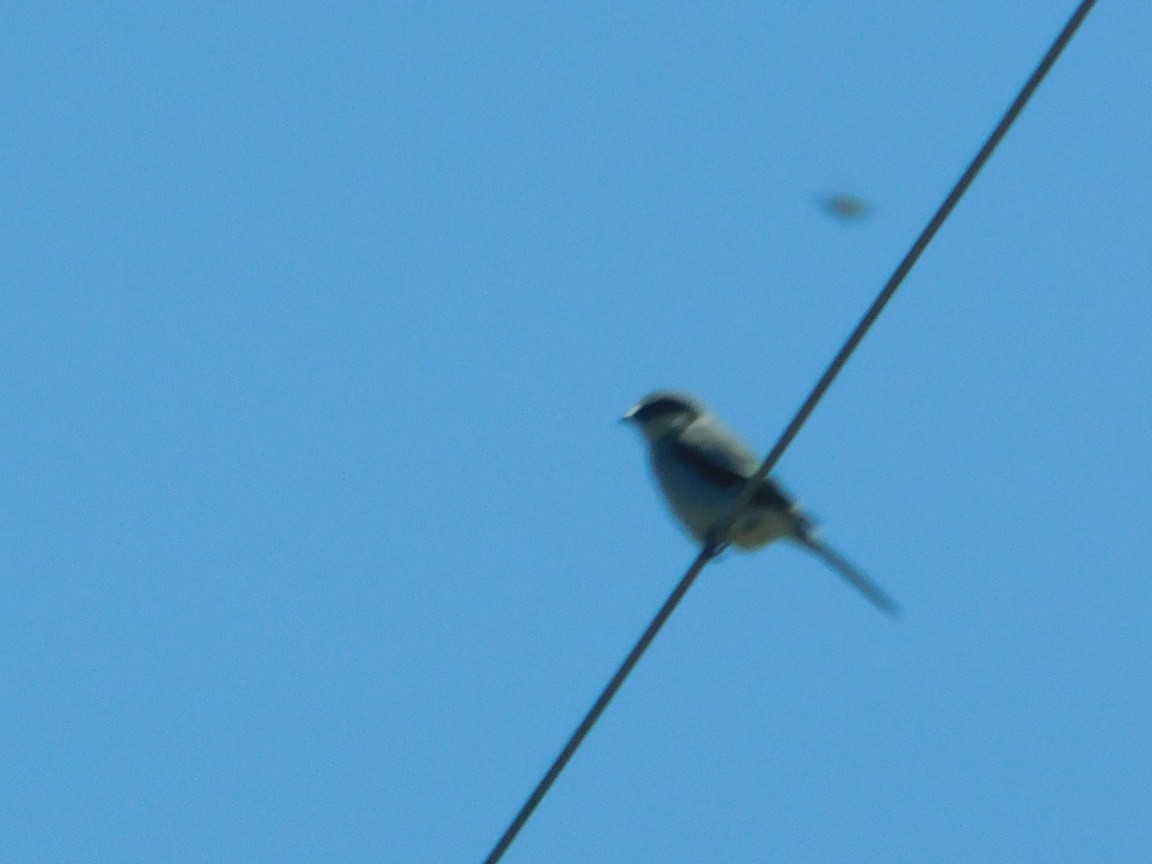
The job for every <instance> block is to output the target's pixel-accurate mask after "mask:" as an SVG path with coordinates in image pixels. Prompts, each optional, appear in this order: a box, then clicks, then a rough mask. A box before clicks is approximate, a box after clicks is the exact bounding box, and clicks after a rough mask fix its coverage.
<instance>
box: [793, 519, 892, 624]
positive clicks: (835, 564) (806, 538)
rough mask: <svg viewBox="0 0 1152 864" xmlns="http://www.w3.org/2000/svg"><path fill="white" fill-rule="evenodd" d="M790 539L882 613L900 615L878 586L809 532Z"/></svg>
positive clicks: (797, 534)
mask: <svg viewBox="0 0 1152 864" xmlns="http://www.w3.org/2000/svg"><path fill="white" fill-rule="evenodd" d="M792 539H793V540H795V541H796V542H797V543H799V544H800V545H801V546H803V547H804V548H805V549H807V550H808V551H809V552H811V553H812V554H813V555H815V556H816V557H817V558H819V559H820V560H821V561H823V562H824V563H825V564H827V565H828V566H829V567H831V568H832V569H833V570H835V571H836V572H837V573H838V574H839V575H840V576H841V577H843V578H844V580H845V581H847V582H850V583H851V584H852V585H854V586H855V587H856V590H858V591H859V592H860V593H861V594H863V595H864V596H865V597H867V598H868V599H869V600H871V601H872V602H873V604H875V606H876V608H877V609H879V610H881V611H882V612H887V613H888V614H889V615H891V616H892V617H893V618H895V617H896V616H897V615H899V614H900V609H899V607H898V606H897V605H896V602H895V601H894V600H893V599H892V598H891V597H889V596H888V595H887V594H886V593H885V592H884V589H882V588H881V587H880V586H879V585H877V584H876V583H875V582H873V581H872V580H871V579H869V578H868V577H867V576H865V575H864V574H863V573H861V572H860V571H859V570H858V569H857V568H856V566H855V565H854V564H853V563H852V562H851V561H849V560H848V559H847V558H845V557H844V556H843V555H841V554H840V553H839V552H837V551H836V550H835V549H833V548H832V547H831V546H829V545H828V544H827V543H825V542H824V541H823V540H821V539H820V538H819V537H817V536H816V535H815V534H814V533H813V532H812V531H811V530H805V531H803V533H800V532H797V533H796V534H794V535H793V536H792Z"/></svg>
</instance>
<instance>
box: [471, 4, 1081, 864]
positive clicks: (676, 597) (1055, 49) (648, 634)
mask: <svg viewBox="0 0 1152 864" xmlns="http://www.w3.org/2000/svg"><path fill="white" fill-rule="evenodd" d="M1094 5H1095V0H1083V2H1081V3H1080V5H1079V6H1078V7H1077V8H1076V11H1075V12H1073V13H1072V17H1071V18H1070V19H1069V20H1068V23H1067V24H1065V25H1064V29H1063V30H1061V31H1060V34H1059V35H1058V36H1057V37H1056V39H1055V41H1054V42H1053V43H1052V45H1051V46H1050V47H1049V48H1048V51H1047V52H1046V53H1045V54H1044V57H1043V58H1042V59H1041V61H1040V64H1039V65H1038V66H1037V67H1036V69H1035V71H1033V73H1032V75H1031V76H1030V77H1029V78H1028V80H1027V82H1025V84H1024V86H1023V87H1022V88H1021V89H1020V92H1019V93H1018V94H1017V95H1016V98H1015V99H1014V100H1012V104H1011V105H1010V106H1009V107H1008V110H1007V111H1006V112H1005V113H1004V116H1003V117H1002V118H1001V119H1000V122H999V123H998V124H997V125H996V128H995V129H993V130H992V134H991V135H989V136H988V139H987V140H986V141H985V142H984V146H983V147H981V148H980V151H979V152H978V153H977V154H976V156H975V158H973V160H972V162H971V164H970V165H969V166H968V168H967V170H965V172H964V173H963V174H962V175H961V176H960V179H959V180H958V181H956V185H955V186H953V187H952V191H951V192H949V193H948V197H947V198H945V199H944V203H943V204H941V205H940V208H939V209H938V210H937V211H936V213H935V215H934V216H933V217H932V219H931V220H930V221H929V222H928V225H927V226H926V227H925V228H924V230H923V231H922V232H921V234H920V236H919V237H917V238H916V242H915V243H913V244H912V248H911V249H909V250H908V253H907V254H906V255H905V256H904V259H903V260H902V261H901V262H900V264H899V265H898V266H897V267H896V270H895V271H894V272H893V273H892V276H891V277H889V279H888V281H887V283H885V285H884V287H883V289H881V291H880V293H879V294H878V295H877V297H876V299H875V300H874V301H873V303H872V305H871V306H869V307H868V311H867V312H865V313H864V317H863V318H861V319H860V323H859V324H857V325H856V329H855V330H853V331H852V334H851V335H850V336H849V337H848V339H847V340H845V342H844V344H843V345H842V346H841V348H840V350H839V351H838V352H837V353H836V356H835V358H833V360H832V362H831V363H830V364H829V365H828V368H827V369H826V370H824V374H823V375H822V376H820V380H819V381H818V382H817V383H816V386H815V387H814V388H812V392H811V393H810V394H809V395H808V398H807V399H805V400H804V403H803V404H802V405H801V406H800V410H798V411H797V412H796V416H795V417H794V418H793V419H792V422H791V423H789V424H788V427H787V428H786V429H785V430H784V433H783V434H782V435H781V436H780V440H779V441H777V442H776V444H775V446H773V448H772V449H771V450H770V451H769V452H768V455H767V456H766V457H765V459H764V462H763V463H762V464H761V465H760V468H759V470H757V471H756V473H755V475H753V476H752V478H751V479H750V480H749V481H748V483H747V484H746V485H745V486H744V489H743V491H742V492H741V493H740V495H739V496H738V497H737V499H736V501H735V503H734V504H733V506H732V508H731V509H730V511H729V513H728V516H727V517H726V518H725V519H723V520H721V521H720V522H719V523H718V524H717V525H716V526H715V528H714V529H713V539H711V540H709V542H708V543H706V544H705V545H704V548H703V549H701V550H700V554H698V555H697V556H696V560H695V561H693V562H692V565H691V566H690V567H689V568H688V571H687V572H686V573H685V574H684V575H683V576H682V577H681V578H680V582H679V583H678V584H677V585H676V587H675V588H674V589H673V590H672V593H671V594H670V595H669V596H668V599H667V600H665V601H664V605H663V606H661V607H660V611H659V612H657V613H656V617H655V618H653V619H652V623H651V624H649V625H648V627H647V629H646V630H645V631H644V633H643V634H642V635H641V636H640V639H639V640H638V641H637V642H636V644H635V645H634V646H633V648H632V650H631V651H629V652H628V656H627V657H626V658H624V662H623V663H622V664H621V665H620V668H619V669H617V670H616V674H615V675H613V676H612V680H611V681H609V682H608V686H606V687H605V688H604V690H603V692H602V693H601V694H600V696H599V698H597V700H596V702H595V703H594V704H593V705H592V708H591V709H590V710H589V711H588V713H587V714H586V715H585V717H584V719H583V720H582V721H581V722H580V725H579V726H577V727H576V731H575V732H573V733H572V736H571V737H570V738H569V739H568V743H567V744H565V745H564V749H562V750H561V751H560V754H559V755H558V756H557V757H556V759H555V760H554V761H553V763H552V766H551V767H550V768H549V769H548V772H547V773H546V774H545V775H544V777H543V778H542V779H541V780H540V782H539V783H538V784H537V785H536V788H535V789H534V790H532V794H531V795H529V796H528V800H527V801H525V802H524V806H522V807H521V808H520V810H519V812H518V813H517V814H516V817H515V818H514V819H513V820H512V822H511V824H510V825H509V826H508V828H507V829H506V830H505V831H504V833H503V834H502V835H501V837H500V839H499V840H498V841H497V843H496V845H495V846H494V847H493V848H492V851H491V852H490V853H489V855H488V857H487V858H485V859H484V864H496V862H498V861H499V860H500V859H501V858H502V857H503V856H504V853H505V852H506V851H507V850H508V847H509V846H511V845H512V841H513V840H515V839H516V835H517V834H519V833H520V829H521V828H523V827H524V823H526V822H527V821H528V819H529V817H531V815H532V812H533V811H534V810H535V809H536V807H537V805H538V804H539V803H540V801H541V800H543V798H544V796H545V795H547V794H548V790H549V789H550V788H551V787H552V784H553V783H554V782H555V781H556V778H557V777H559V776H560V772H561V771H563V770H564V766H565V765H567V764H568V760H570V759H571V758H572V755H573V754H574V753H575V752H576V750H577V748H578V747H579V746H580V744H581V743H582V742H583V741H584V738H585V737H586V736H587V735H588V733H589V732H590V731H591V729H592V727H593V726H594V725H595V724H596V721H597V720H599V719H600V715H601V714H603V713H604V709H605V708H607V707H608V703H609V702H611V701H612V697H613V696H615V695H616V691H618V690H619V689H620V687H621V685H622V684H623V683H624V680H625V679H626V678H627V677H628V675H629V673H630V672H631V671H632V669H633V668H634V667H635V666H636V664H637V663H638V662H639V661H640V658H641V656H643V654H644V652H645V651H646V650H647V649H648V646H649V645H650V644H651V643H652V640H653V639H655V638H656V634H657V633H659V632H660V628H661V627H663V626H664V623H665V622H666V621H667V620H668V618H669V616H671V615H672V613H673V612H674V611H675V609H676V607H677V606H678V605H679V604H680V601H681V600H682V599H683V598H684V595H685V594H687V593H688V589H689V588H691V587H692V584H693V583H694V582H695V581H696V577H697V576H699V575H700V572H701V571H702V570H703V569H704V567H705V566H707V564H708V562H710V561H711V560H712V559H713V558H715V557H716V555H717V554H719V552H720V551H721V549H722V548H723V546H724V544H723V543H722V542H718V541H717V540H716V539H715V538H722V537H724V536H725V535H726V534H727V532H728V530H729V529H730V528H731V527H732V525H733V524H734V523H735V521H736V519H737V517H738V516H739V515H740V511H741V510H742V509H743V508H744V507H745V506H746V505H747V504H748V502H749V501H750V500H751V498H752V495H753V493H754V492H755V490H756V488H757V487H758V486H759V485H760V484H761V483H762V482H763V481H764V479H765V478H766V477H767V476H768V472H770V471H771V470H772V469H773V468H774V467H775V466H776V463H777V462H779V461H780V457H781V456H782V455H784V451H785V450H786V449H788V445H789V444H791V443H792V439H794V438H795V437H796V433H798V432H799V431H800V427H802V426H803V425H804V422H805V421H806V420H807V419H808V417H809V416H810V415H811V414H812V412H813V411H814V410H815V408H816V405H817V404H818V403H819V402H820V399H821V398H823V396H824V394H825V393H826V392H827V390H828V388H829V387H830V386H832V382H833V381H834V380H835V379H836V376H837V375H838V374H839V373H840V370H841V369H843V368H844V364H845V363H847V362H848V358H849V357H851V356H852V352H854V351H855V350H856V348H857V346H858V345H859V344H860V342H861V340H863V338H864V336H865V335H866V334H867V333H868V330H869V329H870V328H871V327H872V325H873V324H874V323H875V322H876V319H877V318H878V317H880V313H881V312H882V311H884V307H885V306H886V305H887V304H888V301H889V300H891V299H892V295H893V294H895V293H896V289H897V288H899V287H900V283H901V282H903V281H904V277H905V276H907V275H908V272H909V271H910V270H911V269H912V267H913V265H914V264H915V263H916V261H917V260H918V259H919V258H920V254H921V253H922V252H923V251H924V249H925V248H926V247H927V246H928V244H929V243H930V242H931V241H932V238H933V237H935V236H936V232H937V231H939V230H940V226H941V225H943V224H944V220H946V219H947V218H948V216H949V214H950V213H951V212H952V210H953V208H955V206H956V204H957V202H959V200H960V198H961V197H962V196H963V195H964V193H965V192H966V191H967V190H968V187H969V186H971V185H972V181H973V180H974V179H976V175H977V174H978V173H979V172H980V169H981V168H983V167H984V163H986V162H987V161H988V158H989V157H990V156H991V155H992V152H993V151H994V150H995V149H996V146H997V145H998V144H999V143H1000V141H1001V139H1003V137H1004V135H1005V134H1006V133H1007V132H1008V130H1009V128H1011V126H1012V124H1013V122H1015V120H1016V117H1017V116H1018V115H1019V114H1020V112H1021V110H1023V108H1024V106H1025V105H1026V104H1027V103H1028V100H1029V99H1030V98H1031V97H1032V94H1033V93H1034V92H1035V90H1036V88H1037V87H1038V86H1039V85H1040V82H1041V81H1042V80H1043V79H1044V76H1045V75H1047V74H1048V70H1049V69H1051V68H1052V64H1054V63H1055V62H1056V59H1057V58H1058V57H1059V56H1060V53H1061V52H1062V51H1063V50H1064V48H1065V46H1066V45H1067V44H1068V42H1069V41H1071V39H1072V36H1073V35H1074V34H1075V33H1076V30H1077V29H1078V28H1079V27H1080V24H1081V23H1082V22H1083V21H1084V19H1085V18H1086V17H1087V15H1088V13H1089V12H1090V11H1091V10H1092V7H1093V6H1094Z"/></svg>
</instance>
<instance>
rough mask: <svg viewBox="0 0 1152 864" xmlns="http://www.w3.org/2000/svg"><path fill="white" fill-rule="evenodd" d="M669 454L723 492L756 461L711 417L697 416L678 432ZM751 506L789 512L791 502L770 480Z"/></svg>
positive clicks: (744, 477)
mask: <svg viewBox="0 0 1152 864" xmlns="http://www.w3.org/2000/svg"><path fill="white" fill-rule="evenodd" d="M673 451H674V452H675V454H676V455H677V456H678V457H679V458H680V459H682V460H683V461H684V462H685V463H686V464H688V465H691V466H692V467H693V468H694V469H696V470H697V471H699V472H700V474H701V476H703V477H705V478H706V479H707V480H708V481H709V482H711V483H715V484H716V485H717V486H720V487H721V488H723V489H729V488H738V487H739V485H741V484H743V483H746V482H747V481H748V479H749V478H750V477H751V476H752V475H753V474H755V473H756V469H757V468H759V467H760V462H759V460H757V458H756V457H755V456H754V455H753V454H752V452H751V451H750V450H749V449H748V448H747V447H745V446H744V442H743V441H741V440H740V439H739V438H737V437H736V435H735V434H734V433H733V432H731V431H730V430H729V429H728V428H727V427H726V426H724V425H723V424H722V423H720V422H719V421H717V420H715V419H713V418H712V417H709V416H705V417H701V418H700V419H699V420H697V421H696V422H695V423H692V424H691V425H690V426H689V427H688V428H687V429H685V430H684V431H683V432H681V433H680V435H679V437H678V438H677V439H676V443H675V444H674V445H673ZM752 501H753V503H754V504H756V505H758V506H760V507H764V508H767V509H771V510H791V509H793V507H794V506H795V502H794V501H793V500H792V499H791V498H789V497H788V496H787V495H786V494H785V493H784V491H783V490H782V489H781V488H780V487H779V486H777V485H776V484H775V483H774V482H773V481H772V480H771V479H766V480H764V481H763V482H762V483H761V484H760V486H759V488H757V490H756V493H755V494H754V495H753V496H752Z"/></svg>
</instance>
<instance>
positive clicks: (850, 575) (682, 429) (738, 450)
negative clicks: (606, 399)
mask: <svg viewBox="0 0 1152 864" xmlns="http://www.w3.org/2000/svg"><path fill="white" fill-rule="evenodd" d="M621 421H622V422H626V423H630V424H632V425H633V426H635V427H636V428H637V429H638V430H639V431H640V433H641V434H642V435H643V437H644V441H645V443H646V444H647V446H648V456H649V461H650V463H651V468H652V473H653V474H654V475H655V478H656V482H657V484H658V485H659V487H660V491H661V492H662V493H663V495H664V499H665V501H666V502H667V504H668V507H669V509H671V511H672V514H673V515H674V516H675V517H676V519H677V520H678V521H679V522H680V524H681V526H682V527H683V528H684V529H685V530H686V531H687V532H688V534H689V535H691V536H692V537H693V538H694V539H695V540H696V541H698V542H700V543H703V544H709V545H712V546H713V547H714V548H717V549H719V548H722V547H723V546H724V545H727V544H731V545H733V546H735V547H737V548H738V549H743V550H747V551H751V550H755V549H760V548H762V547H763V546H766V545H768V544H769V543H771V542H773V541H775V540H781V539H786V540H790V541H792V542H793V543H795V544H797V545H798V546H800V547H801V548H803V549H805V550H806V551H808V552H810V553H812V554H813V555H815V556H816V557H817V558H819V559H820V560H821V561H823V562H824V564H825V565H827V566H828V567H829V568H830V569H831V570H833V571H834V572H835V573H837V574H838V575H839V576H841V577H842V578H843V579H844V580H845V581H847V582H848V583H849V584H850V585H852V586H853V587H855V588H856V589H857V590H858V591H860V593H861V594H863V595H864V596H865V597H866V598H868V599H869V600H870V601H872V603H873V604H874V605H875V606H876V607H877V608H878V609H880V610H881V611H883V612H886V613H888V614H889V615H893V616H895V615H896V614H897V612H898V609H897V606H896V603H895V602H894V601H893V600H892V598H891V597H889V596H888V594H887V593H886V592H885V591H884V590H883V589H882V588H880V586H879V585H877V584H876V583H875V582H873V581H872V580H871V579H869V578H868V577H867V576H866V575H865V574H864V573H863V572H861V571H860V569H859V568H857V567H856V566H855V565H854V564H852V563H851V562H850V561H848V560H847V559H846V558H845V557H844V556H843V555H841V554H840V553H839V552H837V551H836V550H835V549H833V548H832V547H831V546H829V545H828V544H827V543H826V542H825V541H824V540H823V539H821V537H820V536H819V535H818V533H817V530H816V525H815V523H814V522H813V520H812V518H811V517H810V516H808V515H807V514H806V513H805V512H804V511H803V509H802V508H801V507H800V505H799V504H798V503H797V502H796V501H795V500H794V499H793V498H792V497H791V496H790V495H789V494H788V493H787V492H785V491H784V489H783V488H781V487H780V485H779V484H777V483H776V481H774V480H773V479H771V478H769V477H766V478H765V479H764V480H762V481H761V482H760V485H759V486H757V488H756V491H755V492H754V493H753V494H752V497H751V499H750V500H749V502H748V504H747V505H746V506H745V507H744V508H743V509H742V510H741V511H740V513H739V514H738V516H737V518H736V521H735V523H734V524H733V525H732V527H731V528H730V529H729V530H728V532H727V533H726V535H725V536H723V537H715V536H713V535H714V529H715V528H716V526H717V523H718V522H720V521H721V520H722V519H724V518H725V517H726V516H728V515H729V514H730V510H731V508H732V505H733V503H734V502H735V500H736V498H737V496H739V494H740V492H741V491H742V490H743V489H744V487H745V485H746V484H747V482H748V481H749V480H750V479H751V478H752V476H753V475H754V474H755V473H756V471H757V469H758V468H759V467H760V462H759V460H758V459H757V458H756V456H755V454H754V453H752V451H751V450H749V449H748V447H747V446H746V445H745V444H744V442H743V441H741V440H740V438H738V437H737V435H736V433H735V432H733V431H732V430H731V429H729V428H728V427H727V426H725V425H724V424H723V423H722V422H721V421H720V420H719V419H718V418H717V417H716V415H714V414H713V413H712V412H711V411H709V410H708V408H707V407H706V406H705V405H704V403H702V402H701V401H700V400H698V399H696V398H695V397H694V396H691V395H689V394H687V393H682V392H678V391H675V390H657V391H655V392H653V393H649V394H648V395H647V396H645V397H644V398H643V399H641V400H640V401H639V402H637V403H636V404H635V405H634V406H632V408H631V409H629V411H628V412H627V413H626V414H625V415H624V416H623V417H622V418H621Z"/></svg>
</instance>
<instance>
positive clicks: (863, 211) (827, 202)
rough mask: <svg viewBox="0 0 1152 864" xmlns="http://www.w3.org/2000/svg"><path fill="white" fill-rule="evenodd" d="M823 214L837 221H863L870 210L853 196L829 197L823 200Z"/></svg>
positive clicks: (866, 204) (861, 199)
mask: <svg viewBox="0 0 1152 864" xmlns="http://www.w3.org/2000/svg"><path fill="white" fill-rule="evenodd" d="M822 203H823V205H824V212H826V213H827V214H828V215H829V216H834V217H836V218H837V219H863V218H864V217H865V216H867V215H868V212H869V211H870V210H871V209H872V208H871V207H869V206H868V202H867V201H865V200H864V199H863V198H857V197H856V196H855V195H829V196H827V197H826V198H824V200H823V202H822Z"/></svg>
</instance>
